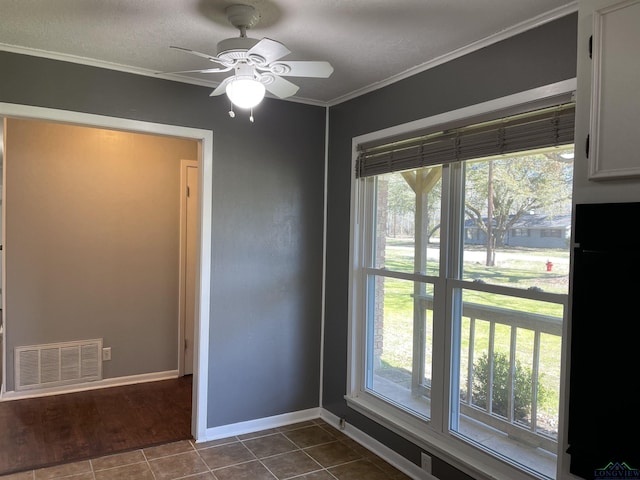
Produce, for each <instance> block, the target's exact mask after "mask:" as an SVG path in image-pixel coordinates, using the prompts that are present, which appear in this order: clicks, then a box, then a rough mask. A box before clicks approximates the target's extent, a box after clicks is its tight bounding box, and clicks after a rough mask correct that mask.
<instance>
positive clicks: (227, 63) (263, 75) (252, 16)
mask: <svg viewBox="0 0 640 480" xmlns="http://www.w3.org/2000/svg"><path fill="white" fill-rule="evenodd" d="M225 14H226V16H227V19H228V20H229V23H231V24H232V25H233V26H234V27H236V28H238V29H239V30H240V37H235V38H227V39H224V40H222V41H220V42H219V43H218V46H217V53H216V55H208V54H206V53H201V52H196V51H194V50H190V49H188V48H183V47H176V46H171V47H170V48H173V49H175V50H179V51H182V52H186V53H189V54H192V55H196V56H198V57H202V58H206V59H207V60H209V61H211V62H213V63H216V64H218V66H217V67H214V68H206V69H201V70H183V71H180V72H169V73H221V72H230V71H232V70H233V75H231V76H229V77H227V78H225V79H224V80H223V81H222V83H220V85H218V86H217V87H216V89H215V90H214V91H213V92H211V96H216V95H221V94H223V93H226V94H227V96H228V97H229V100H230V101H231V103H232V106H231V111H230V112H229V115H230V116H231V117H234V116H235V114H234V112H233V105H235V106H237V107H239V108H245V109H253V107H255V106H256V105H257V104H258V103H260V102H261V101H262V99H263V97H264V95H265V91H268V92H270V93H272V94H273V95H275V96H277V97H279V98H286V97H290V96H292V95H295V93H296V92H297V91H298V89H299V87H298V86H297V85H295V84H294V83H292V82H291V81H289V80H287V79H286V78H283V77H315V78H327V77H329V76H330V75H331V74H332V73H333V67H332V66H331V64H330V63H329V62H325V61H290V60H281V59H282V58H283V57H285V56H287V55H289V54H290V53H291V51H290V50H289V49H288V48H287V47H285V46H284V45H283V44H282V43H280V42H277V41H275V40H271V39H270V38H263V39H261V40H257V39H255V38H250V37H247V30H248V29H250V28H252V27H253V26H255V25H256V24H257V22H258V20H259V19H260V15H259V14H258V12H257V11H256V9H255V8H254V7H253V6H251V5H230V6H228V7H227V8H226V9H225ZM250 120H251V121H253V111H252V113H251V116H250Z"/></svg>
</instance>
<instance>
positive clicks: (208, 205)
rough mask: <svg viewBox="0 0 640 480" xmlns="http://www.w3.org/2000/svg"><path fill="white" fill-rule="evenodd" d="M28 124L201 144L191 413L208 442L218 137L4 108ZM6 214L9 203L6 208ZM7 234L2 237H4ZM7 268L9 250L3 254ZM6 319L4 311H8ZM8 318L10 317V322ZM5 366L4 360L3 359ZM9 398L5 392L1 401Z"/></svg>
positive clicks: (0, 112) (0, 106)
mask: <svg viewBox="0 0 640 480" xmlns="http://www.w3.org/2000/svg"><path fill="white" fill-rule="evenodd" d="M2 117H12V118H25V119H33V120H44V121H53V122H63V123H69V124H75V125H81V126H87V127H97V128H105V129H111V130H124V131H129V132H135V133H146V134H152V135H154V134H156V135H163V136H172V137H181V138H188V139H193V140H196V141H197V142H198V154H197V162H198V172H199V175H198V184H199V185H198V188H199V205H198V210H199V224H200V229H199V241H198V246H197V250H198V251H197V258H198V261H197V264H196V270H197V271H196V277H197V278H196V308H195V322H194V327H195V331H194V340H195V345H194V365H193V395H192V410H191V434H192V435H193V437H194V439H195V440H196V441H199V440H204V439H205V438H206V430H207V405H208V381H207V379H208V377H209V365H208V359H209V321H210V319H209V316H210V313H209V312H210V305H211V249H210V248H202V246H205V247H206V246H210V245H211V236H212V216H211V213H212V208H213V201H212V199H213V131H212V130H205V129H199V128H191V127H182V126H177V125H167V124H161V123H152V122H145V121H140V120H130V119H125V118H118V117H109V116H105V115H95V114H88V113H81V112H72V111H68V110H58V109H52V108H44V107H33V106H28V105H19V104H12V103H2V102H0V118H2ZM2 208H4V203H3V205H2ZM4 234H5V232H4V229H3V232H2V235H3V237H4ZM1 253H2V260H3V265H4V256H5V250H4V249H3V250H2V252H1ZM6 294H7V289H6V285H5V284H4V283H3V285H2V301H3V303H4V299H5V298H6ZM3 315H4V311H3ZM5 318H6V317H5ZM10 328H11V326H10V325H7V324H6V322H5V323H4V335H3V338H2V342H3V346H2V355H5V352H6V348H5V347H6V336H7V331H8V330H10ZM3 360H4V358H3ZM5 370H6V362H5V361H3V362H2V372H0V373H1V374H2V379H4V378H6V371H5ZM3 393H4V392H0V396H1V395H2V394H3Z"/></svg>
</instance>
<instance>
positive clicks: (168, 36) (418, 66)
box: [0, 0, 577, 104]
mask: <svg viewBox="0 0 640 480" xmlns="http://www.w3.org/2000/svg"><path fill="white" fill-rule="evenodd" d="M235 3H244V4H248V5H253V6H255V7H256V9H257V10H258V12H259V13H260V17H261V18H260V21H259V23H258V24H257V25H256V26H255V27H254V28H252V29H251V30H249V31H248V36H250V37H253V38H257V39H260V38H263V37H268V38H271V39H273V40H277V41H279V42H281V43H283V44H284V45H286V46H287V47H288V48H289V50H291V52H292V53H291V54H290V55H289V56H287V57H285V58H286V59H289V60H326V61H329V62H330V63H331V64H332V65H333V67H334V69H335V70H334V73H333V74H332V75H331V77H330V78H328V79H315V78H314V79H311V78H289V80H291V81H293V82H294V83H295V84H297V85H299V86H300V90H299V91H298V93H297V95H296V97H293V98H292V99H293V100H297V101H302V102H308V103H317V104H335V103H337V102H340V101H342V100H344V99H347V98H351V97H353V96H356V95H358V94H361V93H364V92H366V91H369V90H372V89H375V88H376V87H378V86H380V85H384V84H387V83H390V82H392V81H394V80H395V79H397V78H402V77H403V76H407V75H410V74H412V73H415V72H417V71H420V70H424V69H425V68H427V67H428V66H430V65H433V64H436V63H437V62H439V61H442V60H443V59H445V58H450V57H451V56H455V55H458V54H460V53H463V52H466V51H470V50H473V49H475V48H479V47H480V46H482V45H485V44H489V43H491V42H494V41H497V40H500V39H502V38H505V37H506V36H509V35H512V34H514V33H518V32H520V31H523V30H526V29H527V28H531V27H533V26H535V25H537V24H540V23H542V22H545V21H547V20H550V19H553V18H556V17H558V16H562V15H565V14H567V13H570V12H572V11H575V10H576V8H577V7H576V5H575V2H567V0H237V1H233V0H0V50H7V51H14V52H21V53H28V54H31V55H40V56H45V57H50V58H57V59H62V60H70V61H74V62H79V63H87V64H91V65H99V66H104V67H108V68H114V69H119V70H125V71H132V72H136V73H142V74H146V75H154V76H160V77H163V78H172V79H176V80H181V81H185V82H189V83H196V84H200V85H207V86H211V87H212V88H213V87H215V86H216V85H218V84H219V83H220V81H221V80H222V79H223V78H224V77H225V76H226V75H228V74H206V75H203V74H190V75H181V76H176V75H172V76H166V75H158V72H171V71H177V70H191V69H201V68H202V69H204V68H211V67H215V66H216V64H212V63H211V62H209V61H207V60H206V59H204V58H199V57H196V56H192V55H189V54H186V53H183V52H180V51H176V50H172V49H170V48H169V46H170V45H175V46H180V47H184V48H188V49H192V50H196V51H199V52H203V53H207V54H211V55H215V54H216V45H217V43H218V42H219V41H220V40H223V39H225V38H230V37H237V36H239V32H238V30H237V29H236V28H235V27H233V26H232V25H230V24H229V23H228V21H227V18H226V16H225V14H224V10H225V8H226V7H227V6H229V5H231V4H235Z"/></svg>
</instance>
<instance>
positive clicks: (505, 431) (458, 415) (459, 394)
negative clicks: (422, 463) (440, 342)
mask: <svg viewBox="0 0 640 480" xmlns="http://www.w3.org/2000/svg"><path fill="white" fill-rule="evenodd" d="M457 292H458V295H459V296H461V298H459V304H460V305H461V309H457V310H458V312H459V313H458V314H457V317H456V318H454V331H456V332H457V335H455V336H454V338H455V341H454V345H455V347H454V352H456V351H457V353H458V358H459V371H458V372H454V373H453V374H452V376H453V377H457V378H458V379H459V380H455V379H454V380H453V381H452V386H453V387H452V392H451V395H452V405H456V404H457V405H458V408H453V409H452V414H451V417H450V425H451V430H453V431H455V432H457V433H459V434H461V435H462V436H464V437H466V438H467V439H469V440H470V441H472V442H473V443H476V444H479V445H481V446H482V447H484V448H485V449H487V450H491V451H493V452H495V453H497V454H499V455H503V456H505V457H508V458H509V459H510V460H511V461H513V462H515V463H517V464H520V465H523V466H525V467H526V468H528V469H531V470H534V471H536V472H538V473H542V474H544V475H547V476H549V477H552V478H553V477H555V471H556V452H557V447H558V445H557V435H558V412H559V393H560V351H561V338H562V337H561V335H562V318H563V306H562V305H560V304H555V303H548V302H541V301H534V300H529V299H523V298H517V297H512V296H504V295H497V294H490V293H486V292H478V291H474V290H470V289H464V290H460V291H457ZM455 363H456V362H454V365H455Z"/></svg>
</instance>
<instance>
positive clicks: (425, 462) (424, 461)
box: [420, 452, 431, 474]
mask: <svg viewBox="0 0 640 480" xmlns="http://www.w3.org/2000/svg"><path fill="white" fill-rule="evenodd" d="M420 467H421V468H422V470H424V471H425V472H427V473H429V474H431V457H430V456H429V455H427V454H426V453H424V452H422V454H421V455H420Z"/></svg>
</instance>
